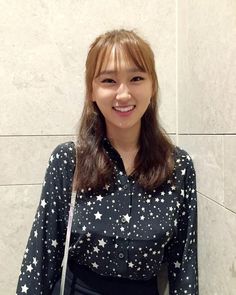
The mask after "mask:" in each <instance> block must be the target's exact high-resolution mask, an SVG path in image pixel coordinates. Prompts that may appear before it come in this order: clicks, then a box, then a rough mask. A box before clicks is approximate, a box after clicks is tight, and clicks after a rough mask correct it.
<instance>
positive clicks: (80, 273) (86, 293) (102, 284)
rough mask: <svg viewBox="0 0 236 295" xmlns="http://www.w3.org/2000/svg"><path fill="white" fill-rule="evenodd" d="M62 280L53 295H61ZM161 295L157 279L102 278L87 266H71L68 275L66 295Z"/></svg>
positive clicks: (55, 287) (57, 284)
mask: <svg viewBox="0 0 236 295" xmlns="http://www.w3.org/2000/svg"><path fill="white" fill-rule="evenodd" d="M60 283H61V282H60V280H59V281H58V282H57V283H56V284H55V286H54V288H53V292H52V295H59V294H60ZM143 294H145V295H159V293H158V288H157V278H156V277H154V278H152V279H150V280H130V279H124V278H114V277H105V276H101V275H99V274H97V273H95V272H93V271H92V270H90V269H89V268H88V267H86V266H82V265H78V266H76V267H73V265H70V266H69V267H68V269H67V273H66V282H65V293H64V295H143Z"/></svg>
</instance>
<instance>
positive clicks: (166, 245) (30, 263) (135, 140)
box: [17, 30, 198, 295]
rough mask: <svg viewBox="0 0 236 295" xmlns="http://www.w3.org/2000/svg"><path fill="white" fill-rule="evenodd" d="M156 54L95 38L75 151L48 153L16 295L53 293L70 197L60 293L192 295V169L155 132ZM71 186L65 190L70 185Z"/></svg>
mask: <svg viewBox="0 0 236 295" xmlns="http://www.w3.org/2000/svg"><path fill="white" fill-rule="evenodd" d="M157 94H158V82H157V76H156V71H155V62H154V54H153V52H152V50H151V48H150V46H149V44H148V43H147V42H146V41H144V40H143V39H142V38H140V37H139V36H138V35H137V34H136V33H135V32H133V31H127V30H114V31H111V32H107V33H106V34H104V35H101V36H99V37H98V38H97V39H96V40H95V41H94V42H93V43H92V45H91V47H90V50H89V53H88V56H87V61H86V100H85V104H84V109H83V113H82V118H81V122H80V127H79V132H78V135H77V141H76V144H75V143H73V142H66V143H63V144H60V145H58V146H57V147H56V148H55V150H54V151H53V152H52V155H51V157H50V160H49V165H48V168H47V171H46V175H45V181H44V185H43V188H42V195H41V200H40V203H39V207H38V210H37V213H36V217H35V220H34V224H33V227H32V231H31V234H30V237H29V241H28V245H27V248H26V252H25V255H24V260H23V264H22V267H21V274H20V278H19V282H18V287H17V294H18V295H20V294H34V295H37V294H43V295H45V294H53V295H56V294H59V286H60V276H61V263H62V259H63V253H64V243H65V235H66V227H67V222H68V211H69V204H70V195H71V191H72V187H73V190H74V191H76V192H77V196H76V204H75V208H74V217H73V223H72V231H71V240H70V250H69V258H68V271H67V277H66V291H65V294H67V295H68V294H71V295H72V294H74V295H80V294H97V295H99V294H127V295H128V294H129V295H132V294H135V295H138V294H150V295H154V294H155V295H158V294H159V293H158V287H157V274H158V271H159V269H160V267H161V265H162V263H164V262H167V263H168V277H169V286H170V294H171V295H176V294H178V295H180V294H191V295H196V294H198V266H197V200H196V196H197V195H196V177H195V170H194V165H193V162H192V159H191V157H190V156H189V154H188V153H187V152H186V151H184V150H183V149H181V148H179V147H177V146H175V145H173V144H172V143H171V141H170V140H169V138H168V136H167V135H166V133H165V131H164V130H163V129H162V128H161V126H160V125H159V119H158V116H157ZM72 179H73V184H72Z"/></svg>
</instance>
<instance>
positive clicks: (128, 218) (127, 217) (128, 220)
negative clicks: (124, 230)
mask: <svg viewBox="0 0 236 295" xmlns="http://www.w3.org/2000/svg"><path fill="white" fill-rule="evenodd" d="M124 218H125V220H126V221H127V222H130V219H131V216H129V214H128V213H127V214H126V215H124Z"/></svg>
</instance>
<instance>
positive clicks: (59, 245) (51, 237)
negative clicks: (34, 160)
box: [16, 142, 74, 295]
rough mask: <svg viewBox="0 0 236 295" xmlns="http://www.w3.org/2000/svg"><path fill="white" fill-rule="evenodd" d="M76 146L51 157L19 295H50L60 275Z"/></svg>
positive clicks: (62, 148)
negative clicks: (74, 148)
mask: <svg viewBox="0 0 236 295" xmlns="http://www.w3.org/2000/svg"><path fill="white" fill-rule="evenodd" d="M73 164H74V159H73V145H72V143H71V142H70V143H65V144H61V145H58V146H57V147H56V148H55V149H54V151H53V152H52V154H51V157H50V159H49V162H48V167H47V170H46V173H45V178H44V183H43V186H42V192H41V198H40V202H39V205H38V209H37V212H36V215H35V219H34V222H33V226H32V229H31V233H30V236H29V239H28V243H27V247H26V250H25V254H24V258H23V262H22V265H21V272H20V276H19V280H18V285H17V291H16V294H17V295H21V294H34V295H38V294H41V295H47V294H51V289H52V287H53V285H54V283H55V282H56V281H57V280H58V278H59V277H60V274H61V262H62V259H63V253H64V245H63V244H64V242H65V235H66V225H67V216H68V210H69V202H70V194H71V183H72V177H73V169H74V168H73V166H74V165H73Z"/></svg>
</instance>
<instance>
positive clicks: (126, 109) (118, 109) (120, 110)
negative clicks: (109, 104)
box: [114, 106, 134, 112]
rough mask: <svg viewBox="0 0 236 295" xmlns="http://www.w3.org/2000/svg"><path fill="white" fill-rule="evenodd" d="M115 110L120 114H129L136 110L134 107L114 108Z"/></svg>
mask: <svg viewBox="0 0 236 295" xmlns="http://www.w3.org/2000/svg"><path fill="white" fill-rule="evenodd" d="M114 109H115V110H116V111H119V112H129V111H131V110H133V109H134V106H128V107H114Z"/></svg>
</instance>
